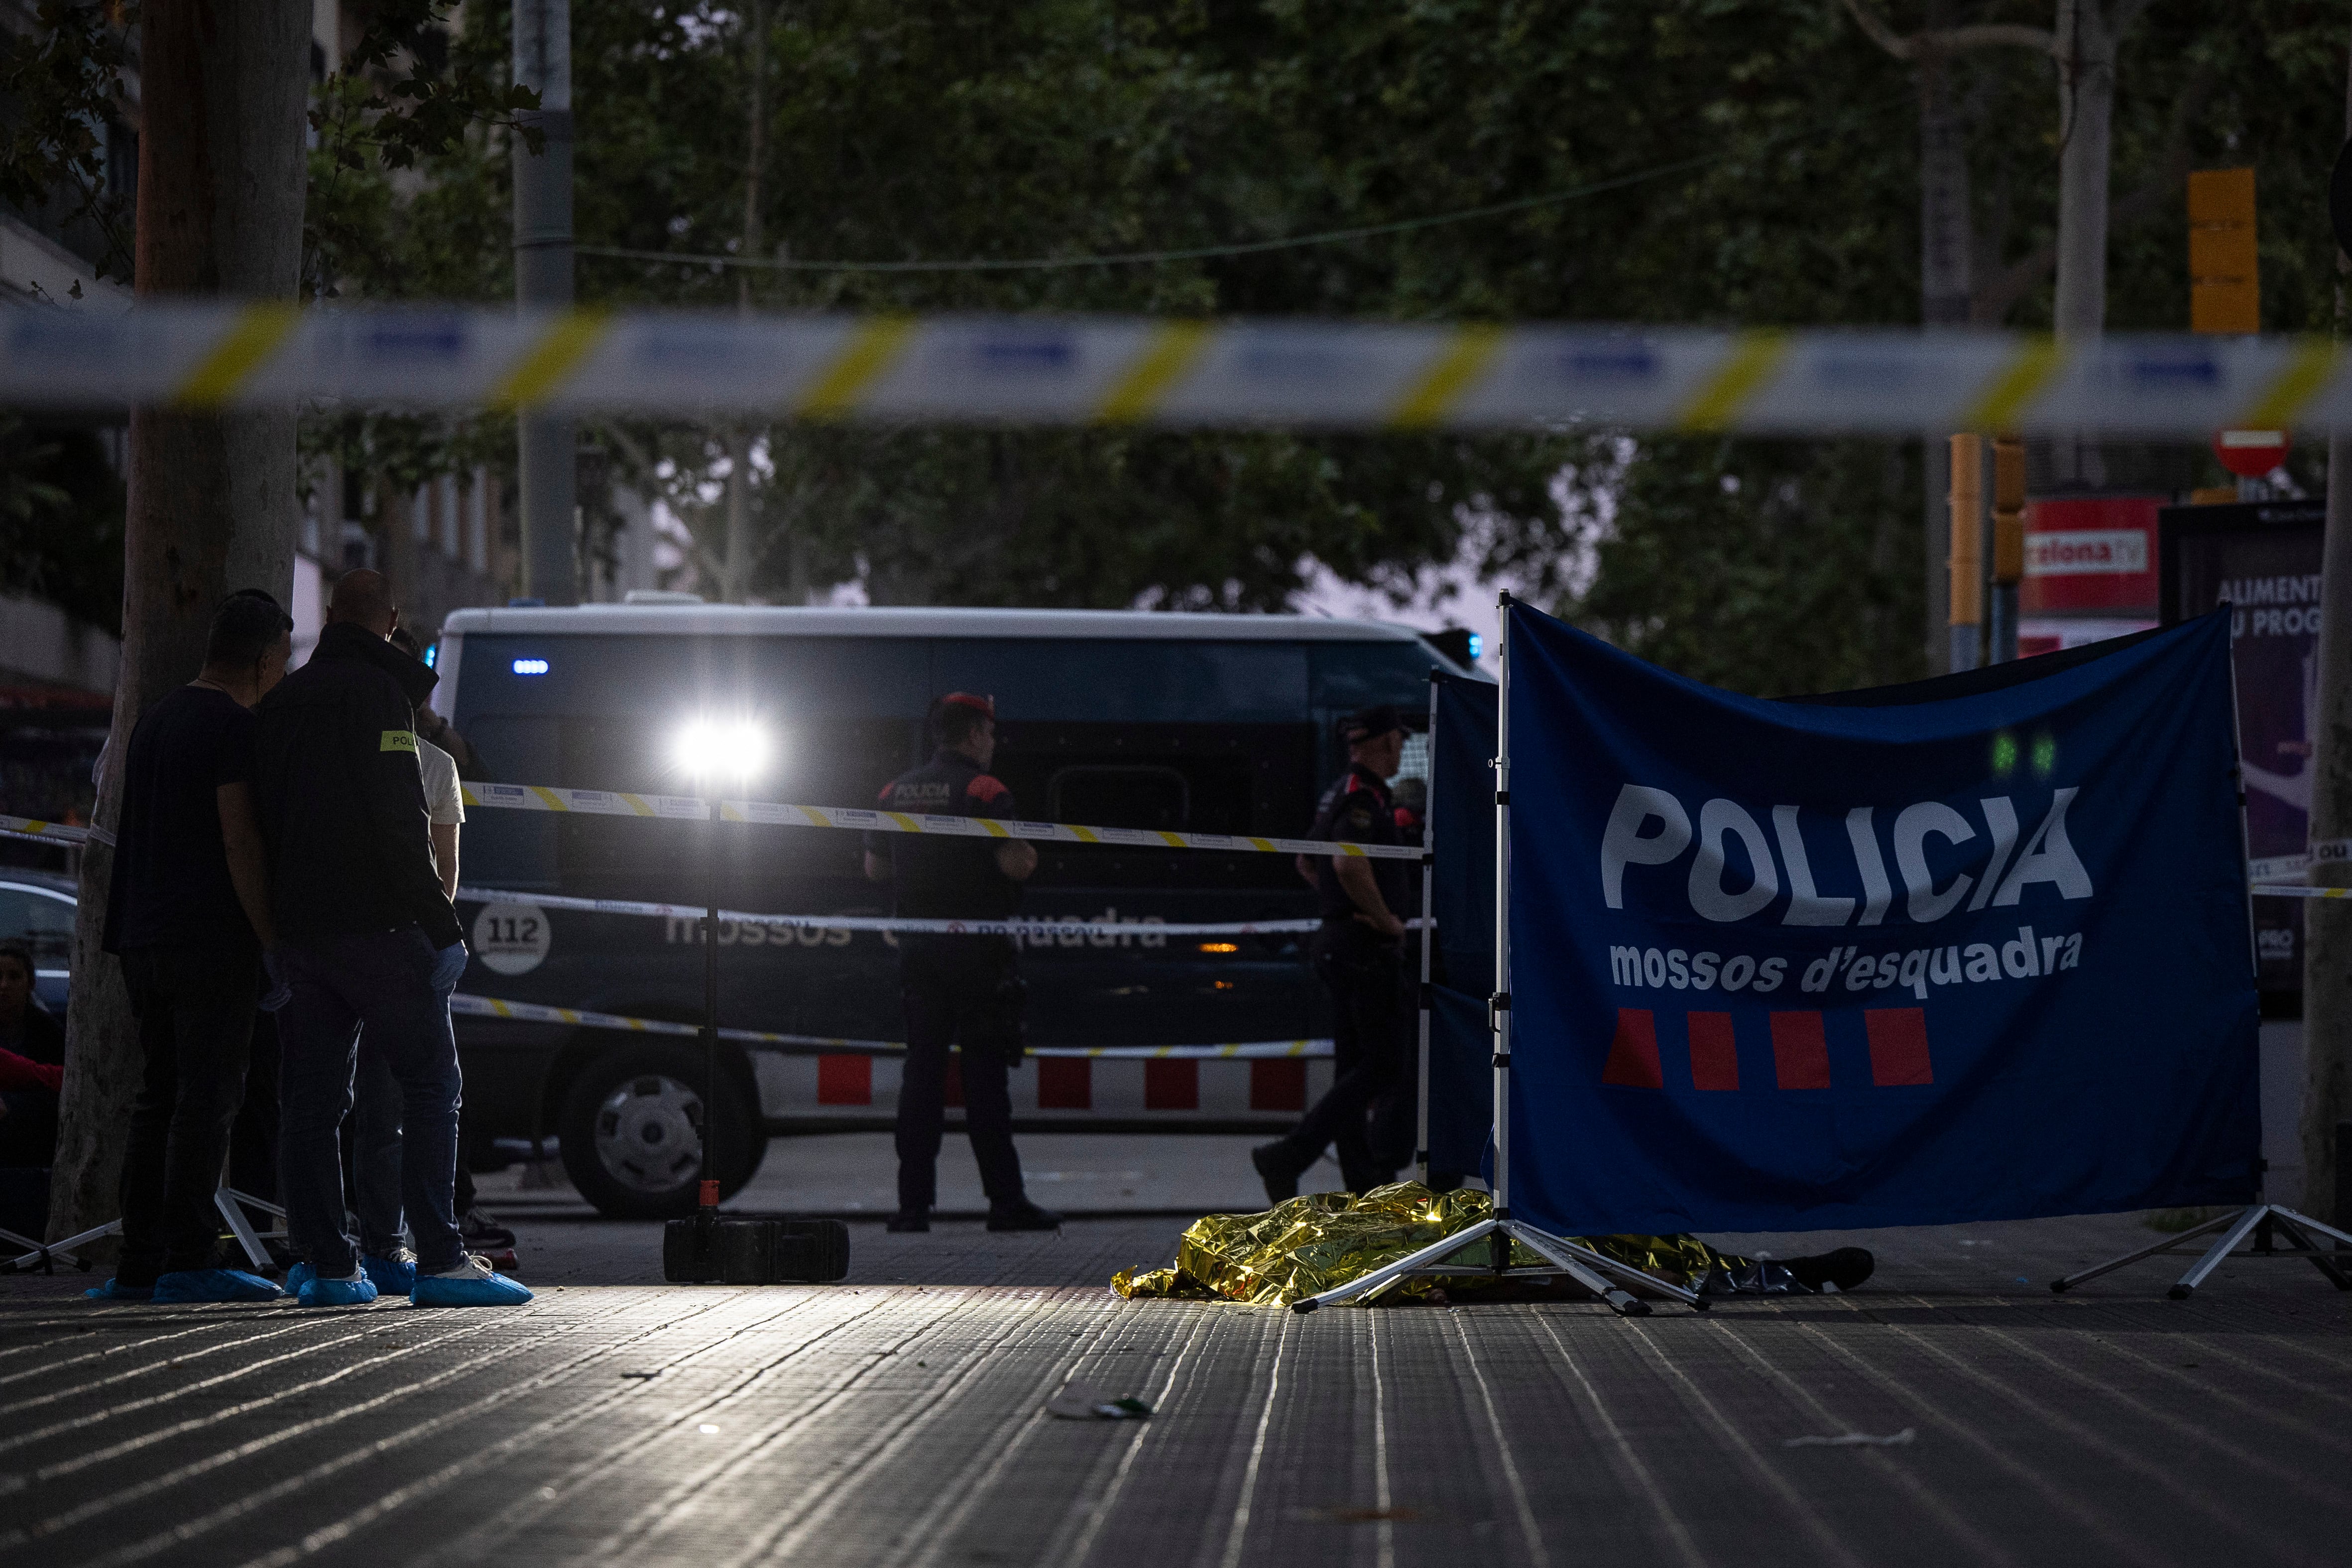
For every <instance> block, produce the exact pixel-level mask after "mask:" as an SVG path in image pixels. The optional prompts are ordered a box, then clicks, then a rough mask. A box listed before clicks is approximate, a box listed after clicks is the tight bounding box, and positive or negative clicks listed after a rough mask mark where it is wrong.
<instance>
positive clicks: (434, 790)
mask: <svg viewBox="0 0 2352 1568" xmlns="http://www.w3.org/2000/svg"><path fill="white" fill-rule="evenodd" d="M404 631H405V628H398V629H395V630H394V633H393V636H392V638H391V641H392V643H393V646H394V647H398V648H400V649H401V651H403V652H404V653H406V654H408V655H409V656H410V657H412V658H414V657H415V654H416V646H415V638H413V637H404V635H403V634H404ZM416 767H417V771H418V773H421V774H423V776H424V782H425V818H426V822H427V824H428V831H429V832H430V833H431V834H432V837H433V868H434V869H435V870H436V871H437V872H439V873H440V876H441V890H442V891H443V892H445V893H446V894H448V895H449V896H450V897H451V898H452V899H454V898H456V897H457V830H458V828H460V827H461V826H464V825H465V821H466V802H465V796H464V795H463V794H462V793H461V792H460V791H459V789H458V787H457V759H455V758H454V757H452V756H450V755H449V753H448V752H445V751H443V750H442V749H441V748H440V747H438V746H436V745H435V744H434V743H433V742H430V741H428V740H426V739H425V737H424V736H423V735H421V734H420V735H418V736H417V737H416ZM456 989H457V987H456V985H455V984H454V983H453V984H451V986H450V987H449V990H448V991H447V992H445V993H443V994H442V998H441V1000H442V1002H443V1003H444V1005H446V1003H447V1002H448V1000H449V996H450V994H453V993H454V992H455V991H456ZM400 1126H401V1099H400V1087H399V1085H398V1084H396V1083H394V1081H393V1077H392V1068H390V1067H389V1066H388V1065H387V1064H386V1063H385V1061H384V1059H383V1056H382V1055H381V1054H380V1053H378V1052H375V1051H372V1050H370V1049H369V1048H368V1043H367V1037H366V1036H365V1035H362V1036H361V1037H360V1049H359V1065H358V1071H357V1075H356V1077H355V1078H354V1079H353V1084H352V1121H351V1129H352V1207H353V1208H354V1209H356V1210H357V1211H358V1214H359V1216H360V1254H361V1258H360V1268H361V1269H362V1271H363V1272H364V1273H365V1274H366V1275H367V1276H368V1278H369V1279H373V1280H374V1281H375V1285H376V1289H379V1290H381V1291H384V1292H386V1293H387V1294H389V1293H392V1292H393V1291H394V1289H395V1288H397V1289H398V1291H399V1292H400V1293H402V1294H405V1293H406V1292H407V1290H408V1289H411V1288H412V1287H413V1286H414V1284H415V1278H414V1277H415V1268H416V1257H415V1253H414V1252H413V1251H411V1250H410V1248H409V1247H408V1246H407V1244H406V1242H405V1241H404V1238H403V1237H402V1234H401V1232H402V1215H401V1208H400V1158H401V1140H400ZM469 1174H470V1173H469V1172H467V1171H466V1169H465V1158H464V1150H463V1148H462V1145H461V1147H460V1149H459V1157H458V1176H457V1181H458V1185H459V1187H460V1188H461V1189H470V1188H471V1187H472V1185H473V1184H472V1183H471V1182H470V1181H468V1180H467V1176H468V1175H469ZM469 1196H470V1192H469V1191H460V1192H459V1193H458V1194H457V1199H458V1201H457V1208H458V1211H459V1216H460V1219H459V1223H460V1225H461V1226H462V1225H463V1223H464V1215H465V1214H466V1211H467V1210H468V1209H470V1208H471V1206H472V1205H471V1204H470V1203H469V1202H468V1201H467V1199H468V1198H469ZM467 1245H468V1246H469V1247H471V1246H473V1245H475V1242H474V1240H473V1238H471V1237H469V1238H468V1240H467ZM508 1245H509V1246H511V1245H512V1243H511V1242H509V1244H508ZM403 1279H406V1280H407V1281H408V1283H407V1284H402V1283H401V1281H402V1280H403Z"/></svg>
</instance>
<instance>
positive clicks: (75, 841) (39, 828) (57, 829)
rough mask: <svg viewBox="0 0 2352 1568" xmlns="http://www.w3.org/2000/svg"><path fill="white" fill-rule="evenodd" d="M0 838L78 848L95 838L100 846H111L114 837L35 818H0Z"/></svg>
mask: <svg viewBox="0 0 2352 1568" xmlns="http://www.w3.org/2000/svg"><path fill="white" fill-rule="evenodd" d="M0 837H9V838H29V839H32V840H33V841H34V842H36V843H40V844H66V845H73V846H79V845H82V844H85V843H87V842H89V840H90V839H92V838H95V839H97V840H98V841H99V842H100V843H101V844H111V843H113V842H114V836H113V835H112V834H110V833H107V832H104V831H102V830H100V829H98V828H94V827H77V826H74V825H73V824H71V823H67V822H45V821H43V820H42V819H41V818H39V817H37V816H0Z"/></svg>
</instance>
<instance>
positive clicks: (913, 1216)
mask: <svg viewBox="0 0 2352 1568" xmlns="http://www.w3.org/2000/svg"><path fill="white" fill-rule="evenodd" d="M883 1228H884V1229H886V1230H891V1231H898V1232H906V1231H918V1230H929V1229H930V1228H931V1211H930V1210H929V1209H900V1210H899V1211H898V1213H897V1214H894V1215H891V1216H890V1219H889V1222H888V1223H887V1225H886V1226H884V1227H883Z"/></svg>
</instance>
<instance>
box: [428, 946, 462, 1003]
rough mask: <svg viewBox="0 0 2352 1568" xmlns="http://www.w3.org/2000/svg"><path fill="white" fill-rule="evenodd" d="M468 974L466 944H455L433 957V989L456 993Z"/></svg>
mask: <svg viewBox="0 0 2352 1568" xmlns="http://www.w3.org/2000/svg"><path fill="white" fill-rule="evenodd" d="M465 973H466V944H465V943H464V942H451V943H450V944H449V945H448V946H446V947H445V948H442V949H440V950H439V951H438V952H435V953H434V955H433V989H434V990H436V991H455V990H456V989H457V982H458V980H459V978H460V977H462V976H463V975H464V974H465Z"/></svg>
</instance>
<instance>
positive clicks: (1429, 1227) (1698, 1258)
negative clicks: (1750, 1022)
mask: <svg viewBox="0 0 2352 1568" xmlns="http://www.w3.org/2000/svg"><path fill="white" fill-rule="evenodd" d="M1493 1213H1494V1201H1493V1199H1491V1198H1490V1197H1488V1196H1487V1194H1485V1193H1482V1192H1476V1191H1474V1190H1471V1189H1468V1188H1464V1189H1461V1190H1459V1191H1455V1192H1451V1193H1433V1192H1431V1191H1430V1190H1429V1189H1428V1188H1427V1187H1424V1186H1423V1185H1422V1184H1420V1183H1418V1182H1395V1183H1391V1184H1389V1185H1387V1186H1384V1187H1374V1188H1373V1189H1372V1190H1371V1191H1370V1192H1368V1193H1366V1194H1364V1195H1363V1196H1362V1197H1353V1196H1351V1195H1349V1194H1347V1193H1313V1194H1307V1195H1304V1196H1300V1197H1296V1198H1291V1199H1289V1200H1288V1201H1286V1202H1284V1203H1280V1204H1277V1205H1275V1206H1274V1207H1273V1208H1270V1209H1267V1210H1266V1211H1265V1212H1264V1213H1262V1214H1213V1215H1206V1216H1204V1217H1202V1218H1201V1219H1198V1220H1195V1221H1194V1222H1193V1223H1192V1227H1191V1228H1190V1229H1188V1230H1187V1231H1185V1232H1184V1238H1183V1240H1182V1241H1181V1243H1179V1244H1178V1246H1177V1248H1176V1266H1175V1267H1174V1268H1154V1269H1151V1270H1150V1271H1149V1272H1139V1271H1137V1270H1135V1269H1132V1268H1129V1269H1124V1270H1121V1271H1120V1272H1119V1273H1118V1274H1117V1275H1114V1276H1113V1277H1112V1279H1111V1282H1110V1288H1111V1289H1114V1290H1116V1291H1118V1293H1119V1294H1120V1295H1121V1296H1124V1297H1126V1298H1128V1299H1129V1300H1134V1299H1136V1298H1138V1297H1160V1298H1171V1299H1178V1300H1226V1301H1247V1302H1249V1303H1251V1304H1252V1305H1254V1306H1288V1305H1290V1304H1291V1303H1292V1302H1294V1301H1298V1300H1304V1299H1305V1298H1307V1297H1308V1296H1317V1295H1320V1294H1322V1293H1323V1292H1324V1291H1326V1290H1330V1289H1336V1288H1338V1287H1339V1286H1341V1285H1345V1284H1346V1283H1347V1282H1348V1281H1349V1280H1350V1279H1361V1278H1362V1277H1363V1276H1364V1275H1366V1274H1369V1273H1370V1272H1371V1271H1372V1270H1373V1269H1375V1268H1380V1267H1381V1265H1383V1264H1388V1263H1393V1262H1395V1261H1396V1260H1397V1259H1398V1258H1404V1257H1407V1256H1409V1255H1411V1254H1412V1253H1415V1252H1418V1251H1420V1250H1421V1249H1422V1248H1423V1247H1427V1246H1429V1245H1430V1244H1431V1243H1433V1242H1435V1241H1439V1240H1442V1239H1444V1237H1448V1236H1451V1235H1453V1234H1454V1232H1456V1231H1460V1230H1466V1229H1468V1228H1469V1227H1470V1226H1474V1225H1475V1224H1477V1223H1478V1222H1479V1221H1480V1220H1482V1219H1486V1217H1488V1216H1489V1215H1492V1214H1493ZM1582 1239H1583V1241H1584V1244H1585V1245H1586V1246H1587V1247H1591V1248H1592V1249H1593V1250H1595V1251H1596V1252H1601V1253H1605V1254H1606V1255H1608V1256H1609V1257H1612V1258H1618V1259H1620V1260H1622V1261H1623V1262H1626V1263H1630V1264H1632V1265H1633V1267H1634V1268H1639V1269H1642V1270H1643V1271H1644V1272H1645V1273H1650V1274H1654V1275H1656V1276H1657V1277H1658V1278H1660V1279H1664V1280H1667V1281H1669V1282H1671V1283H1674V1284H1684V1283H1690V1284H1696V1282H1697V1281H1699V1280H1701V1279H1705V1278H1706V1275H1707V1274H1708V1272H1709V1271H1710V1270H1712V1269H1715V1268H1719V1267H1722V1266H1723V1265H1725V1264H1727V1263H1729V1264H1735V1265H1736V1264H1738V1263H1739V1262H1741V1261H1743V1260H1741V1259H1735V1258H1723V1257H1722V1256H1721V1255H1719V1254H1717V1252H1716V1251H1715V1250H1714V1249H1713V1248H1711V1247H1708V1246H1706V1243H1704V1242H1702V1241H1700V1240H1698V1239H1697V1238H1696V1237H1688V1236H1596V1237H1583V1238H1582ZM1492 1256H1493V1255H1492V1254H1491V1253H1487V1254H1486V1255H1484V1256H1483V1257H1482V1256H1481V1255H1480V1254H1479V1252H1478V1249H1477V1248H1475V1247H1471V1248H1469V1249H1466V1250H1465V1255H1464V1256H1463V1257H1462V1258H1458V1259H1454V1260H1452V1261H1455V1262H1461V1263H1464V1264H1466V1265H1469V1266H1471V1267H1476V1266H1478V1265H1479V1264H1481V1263H1483V1262H1486V1261H1488V1260H1490V1259H1491V1258H1492ZM1510 1261H1511V1264H1512V1266H1513V1267H1515V1268H1520V1267H1524V1268H1542V1267H1544V1259H1543V1258H1539V1257H1538V1256H1537V1255H1536V1254H1534V1253H1532V1252H1530V1251H1528V1249H1527V1248H1526V1247H1523V1246H1519V1245H1517V1244H1516V1243H1515V1244H1513V1246H1512V1247H1511V1258H1510ZM1440 1283H1441V1281H1439V1280H1435V1279H1409V1280H1406V1281H1405V1282H1404V1283H1403V1284H1402V1285H1401V1286H1399V1287H1398V1289H1400V1290H1402V1291H1403V1292H1405V1293H1406V1294H1409V1295H1426V1294H1428V1293H1429V1292H1430V1291H1431V1290H1433V1289H1437V1288H1438V1286H1439V1285H1440ZM1444 1283H1445V1284H1446V1287H1447V1288H1448V1289H1462V1288H1463V1287H1465V1286H1469V1287H1471V1288H1475V1286H1476V1284H1477V1281H1476V1280H1475V1279H1462V1280H1454V1281H1446V1282H1444Z"/></svg>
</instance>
